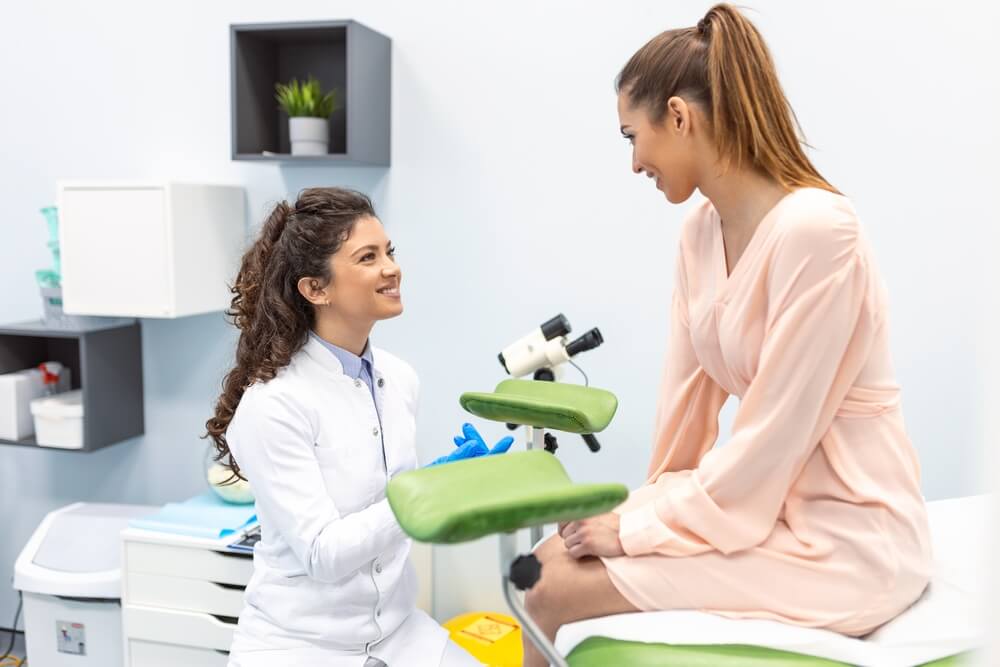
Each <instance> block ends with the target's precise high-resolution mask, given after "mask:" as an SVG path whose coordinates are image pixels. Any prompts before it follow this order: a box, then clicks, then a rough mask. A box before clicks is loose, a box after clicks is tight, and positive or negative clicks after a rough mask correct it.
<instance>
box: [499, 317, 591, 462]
mask: <svg viewBox="0 0 1000 667" xmlns="http://www.w3.org/2000/svg"><path fill="white" fill-rule="evenodd" d="M570 331H572V327H571V326H570V323H569V320H568V319H566V316H565V315H563V314H562V313H560V314H558V315H556V316H555V317H553V318H551V319H549V320H547V321H546V322H544V323H542V325H541V326H539V327H537V328H535V329H532V330H531V331H530V332H528V334H527V335H525V336H523V337H521V338H520V339H518V340H517V341H515V342H514V343H511V344H510V345H508V346H507V347H505V348H504V349H503V351H502V352H501V353H500V354H499V355H498V358H499V359H500V365H501V366H503V368H504V370H505V371H507V373H509V374H510V375H511V376H513V377H524V376H526V375H531V376H532V378H533V379H535V380H541V381H545V382H556V381H558V380H559V379H560V378H561V377H562V375H563V372H564V368H565V365H566V364H567V363H572V361H570V359H571V358H572V357H575V356H576V355H577V354H579V353H581V352H586V351H587V350H592V349H594V348H595V347H598V346H599V345H601V344H602V343H603V342H604V337H603V336H602V335H601V332H600V330H599V329H598V328H597V327H594V328H593V329H591V330H590V331H588V332H586V333H585V334H583V335H582V336H580V337H579V338H577V339H576V340H573V341H570V340H569V333H570ZM507 428H509V429H510V430H512V431H513V430H515V429H516V428H517V425H515V424H507ZM583 440H584V442H586V443H587V447H589V448H590V451H592V452H596V451H598V450H599V449H600V448H601V444H600V443H599V442H598V441H597V438H595V437H594V436H593V434H590V433H586V434H584V435H583ZM557 447H558V443H557V442H556V438H555V436H554V435H552V434H551V433H546V434H545V450H546V451H548V452H550V453H555V451H556V449H557Z"/></svg>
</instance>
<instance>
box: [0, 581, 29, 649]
mask: <svg viewBox="0 0 1000 667" xmlns="http://www.w3.org/2000/svg"><path fill="white" fill-rule="evenodd" d="M22 604H24V596H23V594H22V593H21V591H18V592H17V611H16V612H14V623H13V625H11V626H10V643H9V644H7V651H6V652H5V653H4V654H3V655H0V660H6V659H7V658H13V657H16V656H15V655H14V640H15V639H16V638H17V621H18V619H19V618H21V605H22Z"/></svg>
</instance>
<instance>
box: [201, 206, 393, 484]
mask: <svg viewBox="0 0 1000 667" xmlns="http://www.w3.org/2000/svg"><path fill="white" fill-rule="evenodd" d="M369 216H370V217H375V209H374V207H373V206H372V202H371V200H370V199H369V198H368V197H367V196H365V195H364V194H362V193H360V192H356V191H354V190H348V189H345V188H309V189H307V190H303V191H302V192H300V193H299V197H298V199H297V200H296V201H295V203H294V204H289V203H288V202H286V201H282V202H280V203H279V204H278V205H277V206H275V207H274V210H273V211H271V214H270V215H269V216H268V217H267V219H266V220H265V221H264V224H263V225H262V226H261V229H260V235H259V236H258V237H257V239H256V241H255V242H254V244H253V245H252V246H251V247H250V249H249V250H247V252H246V253H245V254H244V255H243V260H242V263H241V265H240V270H239V272H238V273H237V274H236V280H235V282H234V283H233V285H232V287H231V288H230V291H231V292H232V293H233V299H232V302H231V303H230V308H229V310H228V311H227V312H226V315H227V316H229V317H230V318H231V319H232V322H233V324H235V325H236V328H237V329H239V330H240V338H239V342H238V343H237V345H236V363H235V365H234V366H233V368H232V370H230V371H229V372H228V373H227V374H226V377H225V378H224V379H223V381H222V394H221V395H220V396H219V399H218V401H217V402H216V404H215V414H214V415H213V416H212V417H211V419H209V420H208V421H207V422H206V423H205V427H206V429H207V433H206V434H205V435H204V436H202V437H205V438H211V439H212V441H213V444H214V445H215V460H216V461H220V462H222V463H223V464H224V465H226V466H227V467H229V469H230V470H232V471H233V475H232V477H231V478H230V480H228V481H229V482H230V483H231V482H235V481H236V480H237V479H245V477H243V475H242V474H241V472H240V467H239V465H238V464H237V463H236V461H235V460H234V459H233V455H232V452H230V451H229V444H228V443H227V442H226V430H227V429H228V428H229V422H230V421H232V418H233V414H234V413H235V412H236V407H237V406H238V405H239V404H240V399H241V398H242V397H243V392H244V391H246V389H247V387H249V386H250V385H252V384H253V383H254V382H267V381H268V380H270V379H272V378H273V377H274V376H275V375H276V374H277V373H278V371H279V370H281V369H282V368H284V367H285V366H287V365H288V362H289V361H290V360H291V358H292V356H293V355H294V354H295V353H296V352H298V351H299V349H301V348H302V346H303V345H305V343H306V340H307V336H308V335H309V330H310V329H311V328H312V327H313V324H314V323H315V316H316V314H315V310H314V306H313V305H312V304H311V303H309V302H308V301H306V299H305V298H304V297H303V296H302V295H301V294H300V293H299V290H298V282H299V280H300V279H301V278H304V277H314V278H316V279H317V280H318V281H319V282H320V283H321V284H322V285H326V284H329V282H330V281H331V280H332V279H333V275H332V274H331V272H330V262H329V259H330V256H331V255H333V254H334V253H336V252H337V250H339V249H340V247H341V245H343V243H344V241H346V240H347V239H348V237H349V236H350V235H351V232H352V231H354V224H355V223H356V222H357V221H358V220H359V219H361V218H364V217H369Z"/></svg>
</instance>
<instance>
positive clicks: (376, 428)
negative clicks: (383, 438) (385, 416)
mask: <svg viewBox="0 0 1000 667" xmlns="http://www.w3.org/2000/svg"><path fill="white" fill-rule="evenodd" d="M372 435H375V436H377V435H378V427H377V426H376V427H375V428H373V429H372Z"/></svg>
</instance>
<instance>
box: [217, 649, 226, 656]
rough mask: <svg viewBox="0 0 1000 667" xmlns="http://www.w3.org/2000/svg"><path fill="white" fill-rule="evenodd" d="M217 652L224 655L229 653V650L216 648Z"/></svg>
mask: <svg viewBox="0 0 1000 667" xmlns="http://www.w3.org/2000/svg"><path fill="white" fill-rule="evenodd" d="M215 652H216V653H221V654H222V655H229V651H223V650H222V649H221V648H217V649H215Z"/></svg>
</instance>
